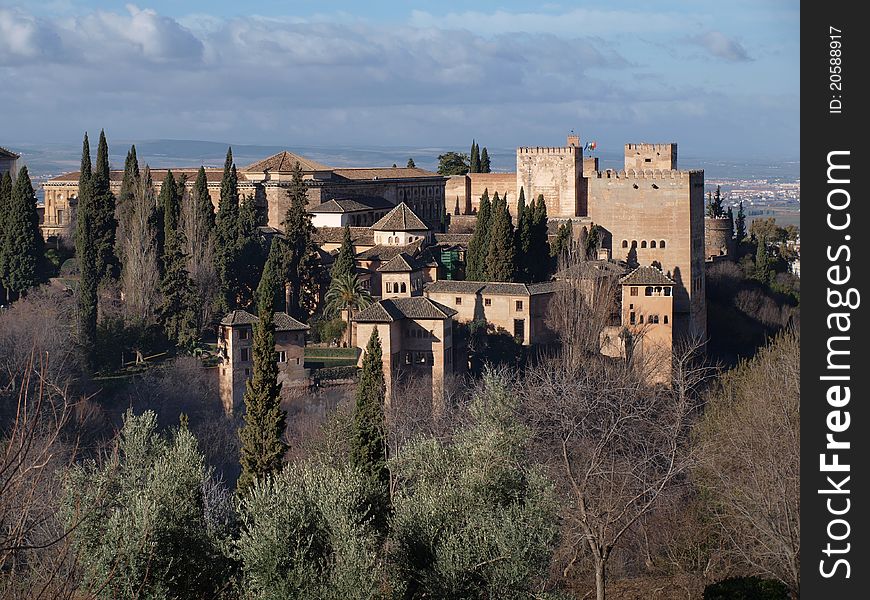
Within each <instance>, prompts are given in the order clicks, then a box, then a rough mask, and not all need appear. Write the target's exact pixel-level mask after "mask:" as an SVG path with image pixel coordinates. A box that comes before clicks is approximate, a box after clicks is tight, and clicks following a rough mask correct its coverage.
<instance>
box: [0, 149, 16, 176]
mask: <svg viewBox="0 0 870 600" xmlns="http://www.w3.org/2000/svg"><path fill="white" fill-rule="evenodd" d="M19 158H21V155H19V154H16V153H15V152H12V151H11V150H7V149H6V148H4V147H2V146H0V177H3V175H4V174H5V173H9V174H10V175H11V176H12V179H15V177H16V176H17V175H18V159H19Z"/></svg>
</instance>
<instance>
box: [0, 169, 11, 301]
mask: <svg viewBox="0 0 870 600" xmlns="http://www.w3.org/2000/svg"><path fill="white" fill-rule="evenodd" d="M11 207H12V176H11V175H10V174H9V172H8V171H7V172H6V173H3V176H2V177H0V285H2V287H3V289H4V292H5V296H6V300H7V302H8V301H9V291H10V290H9V287H8V279H7V276H8V273H9V268H8V266H7V265H8V261H9V250H8V248H7V247H6V220H7V217H8V215H9V211H11V210H12V208H11Z"/></svg>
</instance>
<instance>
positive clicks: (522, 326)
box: [514, 319, 526, 343]
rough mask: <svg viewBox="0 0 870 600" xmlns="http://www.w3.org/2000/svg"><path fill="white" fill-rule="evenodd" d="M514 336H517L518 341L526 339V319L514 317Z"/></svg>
mask: <svg viewBox="0 0 870 600" xmlns="http://www.w3.org/2000/svg"><path fill="white" fill-rule="evenodd" d="M514 337H515V338H517V339H518V340H519V341H520V343H523V342H524V341H526V320H525V319H514Z"/></svg>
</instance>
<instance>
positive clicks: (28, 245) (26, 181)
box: [2, 166, 43, 295]
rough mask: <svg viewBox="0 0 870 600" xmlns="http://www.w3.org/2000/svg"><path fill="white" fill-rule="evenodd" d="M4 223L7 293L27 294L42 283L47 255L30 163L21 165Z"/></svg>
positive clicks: (3, 243)
mask: <svg viewBox="0 0 870 600" xmlns="http://www.w3.org/2000/svg"><path fill="white" fill-rule="evenodd" d="M3 225H4V228H5V231H3V232H2V234H3V235H2V245H3V249H4V250H3V254H4V261H3V262H4V275H5V277H4V282H3V283H4V285H5V287H6V291H7V295H8V293H9V292H10V291H13V292H16V293H17V294H19V295H21V294H26V293H27V290H29V289H30V288H32V287H34V286H35V285H36V284H37V283H38V269H39V263H40V260H41V259H42V256H43V241H42V234H40V232H39V214H38V213H37V211H36V195H35V194H34V193H33V184H32V183H31V182H30V175H29V173H28V171H27V167H26V166H25V167H21V170H20V171H19V172H18V177H17V178H16V179H15V184H14V185H13V187H12V193H11V195H10V196H9V202H8V204H7V213H6V215H5V217H4V219H3Z"/></svg>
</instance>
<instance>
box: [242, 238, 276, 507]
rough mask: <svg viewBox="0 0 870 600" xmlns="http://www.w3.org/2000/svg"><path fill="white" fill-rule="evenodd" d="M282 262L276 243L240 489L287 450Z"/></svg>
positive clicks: (266, 278)
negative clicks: (278, 305) (278, 315)
mask: <svg viewBox="0 0 870 600" xmlns="http://www.w3.org/2000/svg"><path fill="white" fill-rule="evenodd" d="M282 262H283V257H282V256H281V249H280V247H279V245H278V244H274V243H273V244H272V247H271V249H270V250H269V258H268V259H267V260H266V264H265V266H264V267H263V275H262V277H261V278H260V284H259V285H258V286H257V294H256V295H257V316H258V321H257V323H256V324H255V325H254V339H253V355H254V376H253V377H252V378H251V379H249V380H248V382H247V384H246V387H245V398H244V402H245V416H244V418H245V424H244V425H243V426H242V427H241V429H240V430H239V439H240V441H241V456H240V462H241V465H242V474H241V476H240V477H239V483H238V489H239V490H240V491H243V490H246V489H247V488H249V487H250V486H251V484H252V483H254V481H255V480H256V479H257V478H258V477H262V476H264V475H268V474H270V473H274V472H276V471H278V470H279V469H280V468H281V464H282V463H283V459H284V453H285V452H286V451H287V444H285V443H284V440H283V438H284V429H285V427H286V422H287V413H286V412H284V411H283V410H281V398H280V394H281V384H280V383H279V382H278V363H277V360H276V356H275V321H274V318H275V312H274V309H275V307H274V304H273V302H274V298H275V295H276V294H277V293H278V288H279V284H280V281H281V277H280V269H281V263H282Z"/></svg>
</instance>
